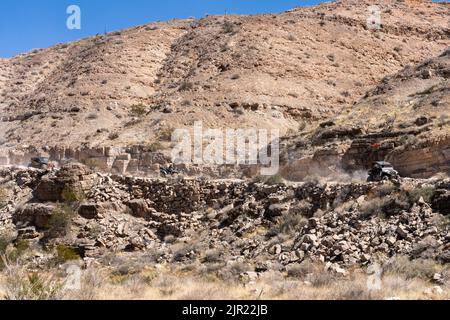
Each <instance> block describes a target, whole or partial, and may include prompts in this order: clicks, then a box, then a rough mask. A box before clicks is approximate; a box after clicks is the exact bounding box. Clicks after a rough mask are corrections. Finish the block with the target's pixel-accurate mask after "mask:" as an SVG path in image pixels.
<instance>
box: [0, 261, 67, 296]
mask: <svg viewBox="0 0 450 320" xmlns="http://www.w3.org/2000/svg"><path fill="white" fill-rule="evenodd" d="M5 270H6V271H5V273H4V274H5V285H4V289H5V296H4V299H5V300H57V299H62V298H63V290H62V288H63V285H62V283H60V282H59V281H57V280H55V279H54V278H53V277H51V276H44V275H41V274H39V273H28V272H27V271H26V270H25V268H24V267H21V266H19V265H17V264H16V265H11V264H9V263H6V269H5Z"/></svg>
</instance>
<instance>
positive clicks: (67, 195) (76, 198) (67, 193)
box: [61, 185, 86, 202]
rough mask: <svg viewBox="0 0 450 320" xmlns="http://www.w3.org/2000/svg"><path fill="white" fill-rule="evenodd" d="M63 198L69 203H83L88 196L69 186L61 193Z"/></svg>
mask: <svg viewBox="0 0 450 320" xmlns="http://www.w3.org/2000/svg"><path fill="white" fill-rule="evenodd" d="M61 198H62V199H63V200H64V201H67V202H81V201H83V200H84V199H86V195H85V194H84V192H83V190H81V189H80V188H77V187H74V186H70V185H67V186H65V187H64V189H63V190H62V192H61Z"/></svg>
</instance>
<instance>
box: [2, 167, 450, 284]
mask: <svg viewBox="0 0 450 320" xmlns="http://www.w3.org/2000/svg"><path fill="white" fill-rule="evenodd" d="M0 178H1V180H0V186H1V187H2V188H4V189H7V190H9V194H10V196H9V200H8V202H7V205H5V206H4V207H3V208H1V211H0V232H6V231H8V232H13V233H15V235H16V238H17V239H26V240H28V241H34V242H36V243H38V244H45V245H47V246H48V245H49V244H51V243H58V244H65V245H66V246H68V247H70V248H73V249H74V250H75V251H76V252H77V253H78V254H79V255H80V256H81V257H82V258H84V259H98V258H100V257H102V256H103V255H105V254H106V253H108V252H142V253H143V254H150V253H151V254H154V255H155V260H156V261H157V262H158V263H163V262H168V263H169V262H172V263H173V262H175V263H188V262H190V261H194V260H200V261H202V262H205V263H209V262H214V261H215V260H216V258H214V256H215V255H219V256H220V257H221V260H222V261H229V263H232V262H245V263H251V264H252V265H254V266H255V272H263V271H265V270H269V269H278V270H286V268H287V267H288V266H289V265H293V264H298V263H300V262H302V261H304V260H306V259H309V260H312V261H320V262H323V263H324V264H325V267H326V269H327V270H331V271H333V272H335V273H336V274H339V275H346V273H347V272H346V268H347V267H349V266H352V265H368V264H370V263H373V262H374V261H376V259H378V257H379V256H382V255H384V256H386V257H392V256H394V255H399V254H400V255H407V256H409V257H410V258H411V259H415V258H419V257H426V258H431V259H435V260H437V261H439V262H442V263H448V262H449V261H450V232H449V227H448V224H445V223H443V222H442V221H444V220H445V219H446V217H445V216H444V215H445V214H448V211H447V209H448V201H447V199H448V198H447V195H448V193H449V192H450V180H449V179H447V180H445V179H444V180H442V179H441V180H433V181H431V180H430V181H425V180H406V181H404V182H403V185H402V186H401V188H403V187H406V186H407V187H409V188H413V189H414V188H415V189H420V188H425V187H427V188H429V187H430V185H432V187H433V188H434V189H433V190H435V192H434V196H433V197H432V198H431V199H430V200H429V202H427V201H425V200H424V198H423V197H419V198H417V199H414V201H412V202H411V203H409V204H408V206H407V207H405V204H401V203H399V201H398V199H396V197H397V196H398V195H396V192H399V191H398V190H399V189H396V188H400V187H396V186H394V185H390V184H389V183H347V184H339V183H327V184H319V183H311V182H309V183H298V184H292V185H285V184H279V185H267V184H262V183H256V182H248V181H241V180H234V181H231V180H217V181H212V180H210V181H207V180H200V179H187V178H186V179H183V178H180V179H173V180H165V179H149V178H139V177H131V176H119V175H106V174H100V173H94V172H92V171H90V170H89V169H87V168H86V167H84V166H83V165H80V164H75V163H72V164H69V165H66V166H64V167H63V168H62V169H61V170H59V171H56V172H45V171H39V170H32V169H24V168H5V169H1V170H0ZM379 188H386V190H389V192H388V193H387V194H386V195H384V196H383V197H382V199H384V201H385V202H384V203H387V205H386V206H384V207H383V208H381V209H380V210H381V211H376V212H375V214H371V215H367V213H366V212H364V210H365V208H366V206H367V203H369V202H370V201H373V199H376V197H375V196H374V194H376V192H378V191H377V190H378V189H379ZM390 201H391V202H390ZM68 205H69V206H71V207H72V208H75V209H74V215H73V216H72V217H71V220H72V221H73V223H72V224H71V229H70V232H69V233H68V234H67V235H65V236H61V237H59V238H55V239H52V238H50V239H49V237H48V223H49V221H51V219H52V216H54V215H56V214H57V212H58V210H57V209H58V208H62V207H63V206H68ZM246 276H247V277H248V278H254V277H253V276H252V274H247V275H246Z"/></svg>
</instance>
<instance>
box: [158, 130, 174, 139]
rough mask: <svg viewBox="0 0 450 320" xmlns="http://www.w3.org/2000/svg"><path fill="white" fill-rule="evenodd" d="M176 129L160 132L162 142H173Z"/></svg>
mask: <svg viewBox="0 0 450 320" xmlns="http://www.w3.org/2000/svg"><path fill="white" fill-rule="evenodd" d="M173 131H174V129H173V128H163V129H161V131H159V139H160V140H162V141H171V140H172V134H173Z"/></svg>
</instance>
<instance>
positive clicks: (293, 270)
mask: <svg viewBox="0 0 450 320" xmlns="http://www.w3.org/2000/svg"><path fill="white" fill-rule="evenodd" d="M316 269H317V268H316V266H315V265H314V264H313V263H312V262H311V261H310V260H308V259H306V260H304V261H302V262H301V263H298V264H293V265H290V266H289V267H288V268H287V275H288V277H291V278H299V279H303V278H305V277H306V276H307V275H309V274H312V273H313V272H314V271H315V270H316Z"/></svg>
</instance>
